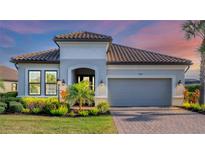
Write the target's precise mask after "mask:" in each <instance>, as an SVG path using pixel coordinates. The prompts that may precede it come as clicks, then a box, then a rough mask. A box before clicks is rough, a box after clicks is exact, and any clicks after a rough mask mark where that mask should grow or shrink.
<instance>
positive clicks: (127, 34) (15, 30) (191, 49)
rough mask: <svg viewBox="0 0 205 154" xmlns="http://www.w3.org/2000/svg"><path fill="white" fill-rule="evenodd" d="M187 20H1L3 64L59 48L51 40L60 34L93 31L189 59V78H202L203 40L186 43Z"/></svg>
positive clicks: (0, 32)
mask: <svg viewBox="0 0 205 154" xmlns="http://www.w3.org/2000/svg"><path fill="white" fill-rule="evenodd" d="M183 23H184V21H180V20H177V21H170V20H169V21H165V20H160V21H156V20H154V21H151V20H142V21H138V20H124V21H123V20H122V21H119V20H96V21H95V20H91V21H88V20H84V21H80V20H74V21H71V20H56V21H55V20H49V21H47V20H40V21H36V20H35V21H34V20H26V21H19V20H18V21H14V20H11V21H9V20H7V21H2V20H0V64H3V65H7V66H9V67H14V65H13V64H12V63H10V62H9V60H10V58H11V57H12V56H16V55H19V54H24V53H29V52H33V51H40V50H46V49H51V48H57V45H56V44H55V43H54V42H53V41H52V39H53V37H54V36H55V35H57V34H64V33H70V32H76V31H90V32H96V33H100V34H106V35H110V36H112V38H113V42H114V43H119V44H123V45H127V46H130V47H135V48H141V49H148V50H151V51H154V52H159V53H162V54H167V55H171V56H176V57H180V58H186V59H190V60H192V62H193V63H194V64H193V65H192V66H191V68H190V70H189V71H188V72H187V73H186V78H199V64H200V56H199V53H198V51H197V49H198V48H199V46H200V43H201V41H200V39H199V38H195V39H193V40H189V41H187V40H186V39H185V38H184V32H183V31H182V30H181V26H182V24H183Z"/></svg>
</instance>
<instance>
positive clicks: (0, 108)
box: [0, 106, 6, 114]
mask: <svg viewBox="0 0 205 154" xmlns="http://www.w3.org/2000/svg"><path fill="white" fill-rule="evenodd" d="M5 111H6V109H5V107H2V106H0V114H1V113H4V112H5Z"/></svg>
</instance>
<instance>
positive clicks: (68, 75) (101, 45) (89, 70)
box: [11, 31, 192, 106]
mask: <svg viewBox="0 0 205 154" xmlns="http://www.w3.org/2000/svg"><path fill="white" fill-rule="evenodd" d="M53 40H54V42H55V43H56V44H57V46H58V48H57V49H49V50H46V51H39V52H33V53H28V54H24V55H19V56H16V57H12V58H11V62H13V63H15V65H16V66H17V68H18V72H19V86H18V95H19V97H23V96H35V97H49V96H56V95H57V87H56V80H57V78H59V79H60V80H61V81H63V82H65V84H66V85H71V84H73V83H77V82H80V81H82V80H89V81H90V83H91V85H92V87H93V89H94V90H95V100H96V102H99V100H104V99H105V100H108V101H109V102H110V103H111V105H112V106H171V105H175V103H176V102H177V101H178V99H179V98H180V99H183V96H182V93H181V94H180V95H179V94H176V88H177V86H178V85H179V84H184V74H185V72H186V70H188V68H189V66H190V65H191V64H192V62H191V61H190V60H187V59H183V58H177V57H172V56H168V55H164V54H160V53H156V52H151V51H147V50H143V49H137V48H132V47H128V46H124V45H120V44H115V43H113V42H112V37H111V36H107V35H103V34H97V33H92V32H86V31H83V32H74V33H68V34H61V35H57V36H55V37H54V39H53Z"/></svg>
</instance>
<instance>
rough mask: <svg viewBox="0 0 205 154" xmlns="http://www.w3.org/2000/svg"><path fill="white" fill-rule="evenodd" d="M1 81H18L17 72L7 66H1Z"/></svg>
mask: <svg viewBox="0 0 205 154" xmlns="http://www.w3.org/2000/svg"><path fill="white" fill-rule="evenodd" d="M0 79H1V80H3V81H17V80H18V75H17V71H16V70H15V69H12V68H9V67H7V66H4V65H0Z"/></svg>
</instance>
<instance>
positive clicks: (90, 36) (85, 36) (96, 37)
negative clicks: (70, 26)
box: [54, 31, 112, 42]
mask: <svg viewBox="0 0 205 154" xmlns="http://www.w3.org/2000/svg"><path fill="white" fill-rule="evenodd" d="M54 41H86V42H87V41H99V42H104V41H106V42H107V41H108V42H110V41H112V37H111V36H107V35H103V34H97V33H92V32H87V31H82V32H75V33H68V34H60V35H56V36H55V37H54Z"/></svg>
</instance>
